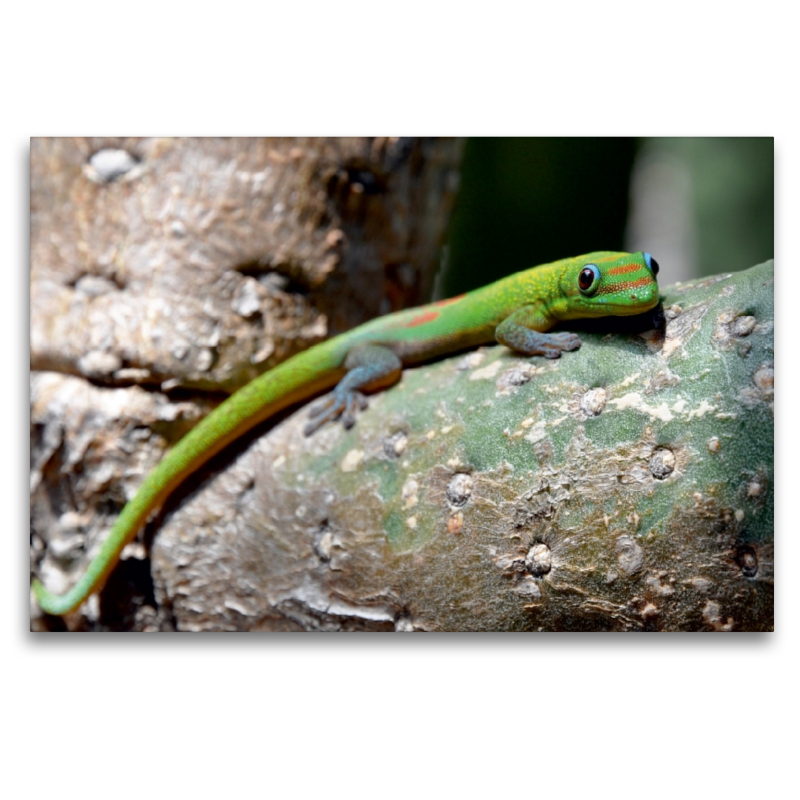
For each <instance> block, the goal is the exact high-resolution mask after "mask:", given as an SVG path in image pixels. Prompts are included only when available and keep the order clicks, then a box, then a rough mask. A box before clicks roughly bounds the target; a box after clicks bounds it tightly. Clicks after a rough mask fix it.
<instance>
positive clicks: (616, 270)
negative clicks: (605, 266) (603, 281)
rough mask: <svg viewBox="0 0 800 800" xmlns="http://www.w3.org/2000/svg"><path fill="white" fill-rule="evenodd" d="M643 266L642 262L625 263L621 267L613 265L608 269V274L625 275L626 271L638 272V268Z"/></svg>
mask: <svg viewBox="0 0 800 800" xmlns="http://www.w3.org/2000/svg"><path fill="white" fill-rule="evenodd" d="M641 268H642V265H641V264H624V265H623V266H621V267H612V268H611V269H609V270H606V275H624V274H625V273H626V272H636V270H637V269H641Z"/></svg>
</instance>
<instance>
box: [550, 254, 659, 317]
mask: <svg viewBox="0 0 800 800" xmlns="http://www.w3.org/2000/svg"><path fill="white" fill-rule="evenodd" d="M656 275H658V262H657V261H656V260H655V259H654V258H653V257H652V256H651V255H650V253H642V252H639V253H609V252H598V253H589V254H588V255H585V256H579V257H578V258H573V259H570V260H569V263H568V265H567V267H566V268H565V270H564V272H563V273H562V275H561V278H560V281H559V285H560V288H561V295H562V297H561V303H560V304H559V308H558V311H557V316H558V318H559V319H579V318H585V317H605V316H620V317H621V316H630V315H632V314H641V313H643V312H644V311H649V310H650V309H651V308H655V306H656V305H658V282H657V281H656ZM562 314H563V316H562Z"/></svg>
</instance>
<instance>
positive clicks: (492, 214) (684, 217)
mask: <svg viewBox="0 0 800 800" xmlns="http://www.w3.org/2000/svg"><path fill="white" fill-rule="evenodd" d="M773 141H774V140H773V139H772V138H771V137H760V138H745V137H742V138H708V137H704V138H626V137H620V138H562V137H560V138H475V139H469V140H468V142H467V145H466V152H465V157H464V164H463V170H462V175H461V185H460V189H459V195H458V201H457V205H456V209H455V213H454V215H453V219H452V223H451V228H450V235H449V239H448V244H447V246H446V247H445V251H444V253H445V255H444V269H443V270H442V272H441V274H440V280H439V283H438V284H437V289H436V295H437V296H439V297H445V296H451V295H453V294H458V293H460V292H462V291H465V290H468V289H473V288H476V287H478V286H482V285H484V284H486V283H488V282H490V281H492V280H496V279H497V278H499V277H502V276H504V275H508V274H510V273H512V272H516V271H518V270H521V269H525V268H527V267H530V266H534V265H536V264H544V263H547V262H549V261H554V260H556V259H559V258H564V257H566V256H574V255H580V254H581V253H586V252H590V251H592V250H625V251H636V250H647V251H649V252H650V253H652V254H653V255H654V256H655V257H656V259H657V260H658V261H659V263H660V265H661V274H660V275H659V280H660V281H661V283H662V284H663V285H665V286H666V285H669V284H671V283H674V282H676V281H685V280H690V279H692V278H695V277H700V276H703V275H712V274H716V273H720V272H730V271H734V270H741V269H747V268H748V267H751V266H753V265H754V264H759V263H761V262H763V261H766V260H767V259H770V258H772V257H773V237H774V221H773V218H774V201H773V193H774V155H773Z"/></svg>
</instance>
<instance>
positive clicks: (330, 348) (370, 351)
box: [32, 252, 658, 615]
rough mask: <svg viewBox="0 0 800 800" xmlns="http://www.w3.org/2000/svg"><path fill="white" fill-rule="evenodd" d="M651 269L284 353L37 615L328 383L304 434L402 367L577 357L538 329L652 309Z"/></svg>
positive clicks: (194, 440) (555, 266)
mask: <svg viewBox="0 0 800 800" xmlns="http://www.w3.org/2000/svg"><path fill="white" fill-rule="evenodd" d="M657 274H658V263H657V262H656V260H655V259H654V258H653V257H652V256H651V255H650V254H649V253H641V252H639V253H634V254H628V253H611V252H596V253H589V254H588V255H585V256H578V257H576V258H566V259H563V260H561V261H556V262H553V263H552V264H545V265H543V266H539V267H532V268H531V269H527V270H524V271H523V272H518V273H516V274H515V275H511V276H509V277H507V278H503V279H501V280H499V281H496V282H495V283H492V284H489V285H488V286H484V287H483V288H481V289H476V290H474V291H472V292H469V293H467V294H464V295H461V296H459V297H454V298H452V299H450V300H442V301H440V302H437V303H431V304H429V305H425V306H421V307H419V308H412V309H409V310H406V311H399V312H397V313H394V314H389V315H387V316H385V317H379V318H378V319H375V320H372V321H371V322H367V323H366V324H364V325H361V326H359V327H358V328H354V329H353V330H351V331H349V332H347V333H343V334H341V335H340V336H336V337H334V338H333V339H329V340H328V341H326V342H322V343H320V344H318V345H315V346H314V347H311V348H309V349H308V350H305V351H304V352H302V353H299V354H297V355H295V356H292V357H291V358H289V359H288V360H286V361H285V362H283V363H282V364H279V365H278V366H277V367H275V368H274V369H271V370H269V372H265V373H264V374H263V375H261V376H259V377H258V378H256V379H255V380H253V381H251V382H250V383H249V384H247V386H245V387H243V388H242V389H240V390H239V391H238V392H236V393H235V394H233V395H231V397H229V398H228V399H227V400H225V402H223V403H222V404H221V405H220V406H219V407H217V408H216V409H214V411H212V412H211V413H210V414H209V415H208V416H207V417H205V419H203V420H202V421H201V422H200V423H199V424H198V425H197V426H195V427H194V428H193V429H192V430H191V431H190V432H189V433H188V434H187V435H186V436H184V438H183V439H181V441H180V442H178V444H177V445H175V447H173V448H172V450H170V451H169V452H168V453H167V454H166V455H165V456H164V458H163V459H162V460H161V462H160V463H159V464H158V466H156V467H155V469H153V470H152V472H150V474H149V475H148V476H147V477H146V478H145V480H144V482H143V483H142V485H141V487H140V488H139V491H138V492H137V493H136V495H135V496H134V497H133V499H131V500H130V501H129V502H128V503H127V504H126V505H125V507H124V508H123V509H122V512H121V514H120V515H119V517H118V519H117V521H116V523H115V524H114V526H113V527H112V529H111V532H110V533H109V535H108V537H107V538H106V540H105V541H104V542H103V545H102V547H101V548H100V551H99V552H98V554H97V555H96V556H95V558H94V559H93V560H92V562H91V563H90V564H89V566H88V567H87V569H86V572H85V573H84V574H83V575H82V576H81V578H80V579H79V580H78V582H77V583H76V584H75V586H74V587H73V588H72V589H70V590H69V591H68V592H67V593H66V594H63V595H55V594H52V593H51V592H49V591H48V590H47V589H45V587H44V586H43V585H42V583H41V582H40V581H37V580H35V581H34V582H33V584H32V588H33V592H34V594H35V596H36V600H37V601H38V603H39V606H40V607H41V609H42V610H43V611H45V612H47V613H48V614H57V615H61V614H66V613H67V612H69V611H71V610H73V609H74V608H76V607H77V606H78V605H80V604H81V603H82V602H83V601H84V600H86V598H87V597H88V596H89V595H90V594H92V593H93V592H96V591H98V590H99V589H100V588H101V587H102V585H103V583H104V582H105V580H106V578H107V577H108V575H109V574H110V572H111V571H112V570H113V568H114V567H115V565H116V564H117V562H118V561H119V556H120V552H121V551H122V549H123V547H125V545H126V544H127V543H128V542H130V541H131V540H132V539H133V537H134V536H135V535H136V533H137V532H138V530H139V528H140V527H141V526H142V525H143V524H144V523H145V521H146V520H147V518H148V516H149V515H150V514H151V512H153V511H154V510H155V509H156V508H157V507H159V506H160V505H161V504H162V503H163V502H164V500H166V498H167V497H168V496H169V494H170V493H171V492H172V491H173V490H174V489H175V488H176V487H177V486H178V485H179V484H180V483H181V482H182V481H183V480H184V479H185V478H186V477H187V476H188V475H190V474H191V473H193V472H194V471H195V470H197V469H198V468H199V467H201V466H202V465H203V464H204V463H205V462H206V461H208V460H209V459H210V458H211V457H212V456H213V455H215V454H216V453H218V452H219V451H220V450H222V449H223V448H224V447H226V446H227V445H228V444H230V443H231V442H233V441H234V440H235V439H237V438H238V437H239V436H241V435H242V434H244V433H245V432H246V431H248V430H249V429H250V428H252V427H253V426H254V425H256V424H258V423H259V422H262V421H263V420H266V419H268V418H269V417H271V416H273V415H274V414H277V413H278V412H279V411H281V410H282V409H284V408H286V407H288V406H291V405H293V404H295V403H298V402H300V401H303V400H306V399H308V398H310V397H312V396H314V395H316V394H318V393H320V392H323V391H325V390H328V389H330V388H331V387H334V386H335V388H334V389H333V391H332V392H331V393H330V394H328V395H327V396H326V397H324V398H323V399H322V400H321V401H320V402H318V403H317V404H316V405H314V406H312V407H311V410H310V421H309V422H308V424H307V425H306V427H305V431H304V432H305V434H306V435H307V436H308V435H310V434H312V433H314V431H316V430H317V429H318V428H320V427H321V426H322V425H323V424H325V423H326V422H328V421H331V420H336V419H341V421H342V423H343V424H344V427H345V428H350V427H351V426H352V425H353V424H354V422H355V413H356V411H357V410H363V409H365V408H366V406H367V402H366V399H365V398H364V395H363V394H362V391H366V392H372V391H376V390H378V389H382V388H386V387H388V386H391V385H392V384H394V383H396V382H397V381H398V380H399V379H400V375H401V372H402V368H403V367H404V366H408V365H410V364H416V363H419V362H421V361H428V360H430V359H433V358H436V357H439V356H443V355H445V354H447V353H453V352H456V351H459V350H465V349H468V348H471V347H476V346H477V345H481V344H487V343H490V342H493V341H495V340H496V341H498V342H500V343H501V344H504V345H506V346H507V347H509V348H511V349H512V350H515V351H517V352H520V353H523V354H524V355H542V356H545V357H546V358H558V357H559V356H560V355H561V353H562V351H565V350H576V349H577V348H578V347H580V344H581V342H580V339H579V338H578V337H577V336H576V335H575V334H573V333H566V332H559V333H545V331H547V330H549V329H550V328H552V327H553V326H554V325H556V324H557V323H559V322H561V321H563V320H571V319H582V318H589V317H604V316H626V315H631V314H639V313H642V312H644V311H649V310H650V309H652V308H654V307H655V306H656V305H657V304H658V284H657V282H656V275H657Z"/></svg>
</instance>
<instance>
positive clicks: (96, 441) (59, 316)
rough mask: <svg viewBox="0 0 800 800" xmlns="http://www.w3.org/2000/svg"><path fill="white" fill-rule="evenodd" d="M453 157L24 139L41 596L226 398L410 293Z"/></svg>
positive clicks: (430, 248)
mask: <svg viewBox="0 0 800 800" xmlns="http://www.w3.org/2000/svg"><path fill="white" fill-rule="evenodd" d="M462 148H463V143H462V142H461V141H460V140H456V139H431V140H420V139H397V138H379V139H359V138H338V139H274V138H273V139H135V138H127V139H123V138H116V139H110V138H103V139H85V138H66V139H41V138H34V139H32V140H31V331H30V334H31V428H32V449H31V462H32V465H31V466H32V477H31V523H32V539H31V542H32V555H33V565H34V569H35V570H36V571H41V572H42V573H43V574H44V576H45V577H46V579H47V580H48V582H49V584H50V585H52V586H53V587H54V588H57V587H58V586H59V585H63V584H65V583H67V582H68V581H69V580H70V576H72V575H73V574H74V573H75V571H76V570H77V571H79V570H80V569H81V568H82V565H83V564H84V563H85V562H86V559H87V558H88V556H89V555H90V554H91V552H92V551H93V550H95V549H96V546H97V543H98V541H99V540H100V538H101V537H102V535H103V534H104V532H105V531H106V530H107V529H108V526H109V524H110V522H111V521H112V520H113V518H114V517H115V516H116V514H117V513H118V511H119V509H120V508H121V506H122V504H123V503H124V501H125V500H126V499H127V498H128V497H130V495H131V494H132V492H133V491H134V488H135V486H136V485H138V483H139V482H140V481H141V478H142V476H143V475H144V474H145V473H146V472H147V471H148V470H149V469H150V467H152V465H153V464H155V463H157V461H158V460H159V458H160V457H161V455H162V454H163V452H164V450H165V448H166V447H168V446H169V445H170V444H172V443H174V442H175V441H177V440H178V439H179V438H180V437H181V436H182V435H183V434H184V433H185V432H186V431H187V430H188V428H189V427H190V426H191V425H192V424H194V423H195V422H196V421H197V420H198V419H199V418H200V417H201V416H202V415H203V414H205V413H207V412H208V410H210V408H212V407H213V406H214V405H215V404H216V403H217V402H218V401H219V399H220V398H221V397H222V396H224V395H223V393H224V392H230V391H232V390H234V389H236V388H238V387H240V386H242V385H243V384H245V383H247V382H248V381H249V380H251V379H252V378H253V377H255V376H256V375H258V374H260V373H261V372H263V371H265V370H267V369H269V368H271V367H273V366H274V365H275V364H277V363H279V362H280V361H282V360H284V359H286V358H287V357H289V356H290V355H292V354H294V353H295V352H298V351H299V350H301V349H304V348H306V347H308V346H309V345H311V344H314V343H315V342H317V341H320V340H321V339H323V338H325V337H326V336H329V335H333V334H335V333H337V332H340V331H342V330H345V329H347V328H350V327H352V326H354V325H357V324H359V323H361V322H364V321H365V320H367V319H369V318H372V317H374V316H378V315H380V314H383V313H387V312H389V311H392V310H396V309H398V308H402V307H406V306H410V305H416V304H418V303H420V302H423V301H424V300H425V299H427V297H428V294H429V292H430V288H431V285H432V281H433V277H434V274H435V272H436V270H437V268H438V266H439V254H440V247H441V244H442V241H443V237H444V234H445V231H446V226H447V223H448V220H449V214H450V210H451V207H452V204H453V201H454V198H455V191H456V189H457V184H458V168H459V162H460V154H461V150H462ZM112 387H113V388H112ZM138 548H139V551H142V545H141V543H140V544H139V546H138ZM129 552H136V548H131V549H130V550H129ZM123 571H124V570H123ZM95 605H96V603H95ZM130 616H131V615H130V614H128V616H127V618H126V620H127V621H126V622H124V623H119V622H115V623H109V624H112V625H122V626H125V625H127V624H128V623H129V622H130ZM95 617H96V615H95ZM148 620H149V617H148ZM151 622H152V621H151V620H149V621H148V622H147V624H148V625H150V624H151ZM80 624H87V625H88V624H90V622H87V621H85V620H84V622H83V623H80ZM91 624H93V623H91ZM160 624H161V623H160V622H158V623H157V625H160Z"/></svg>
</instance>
